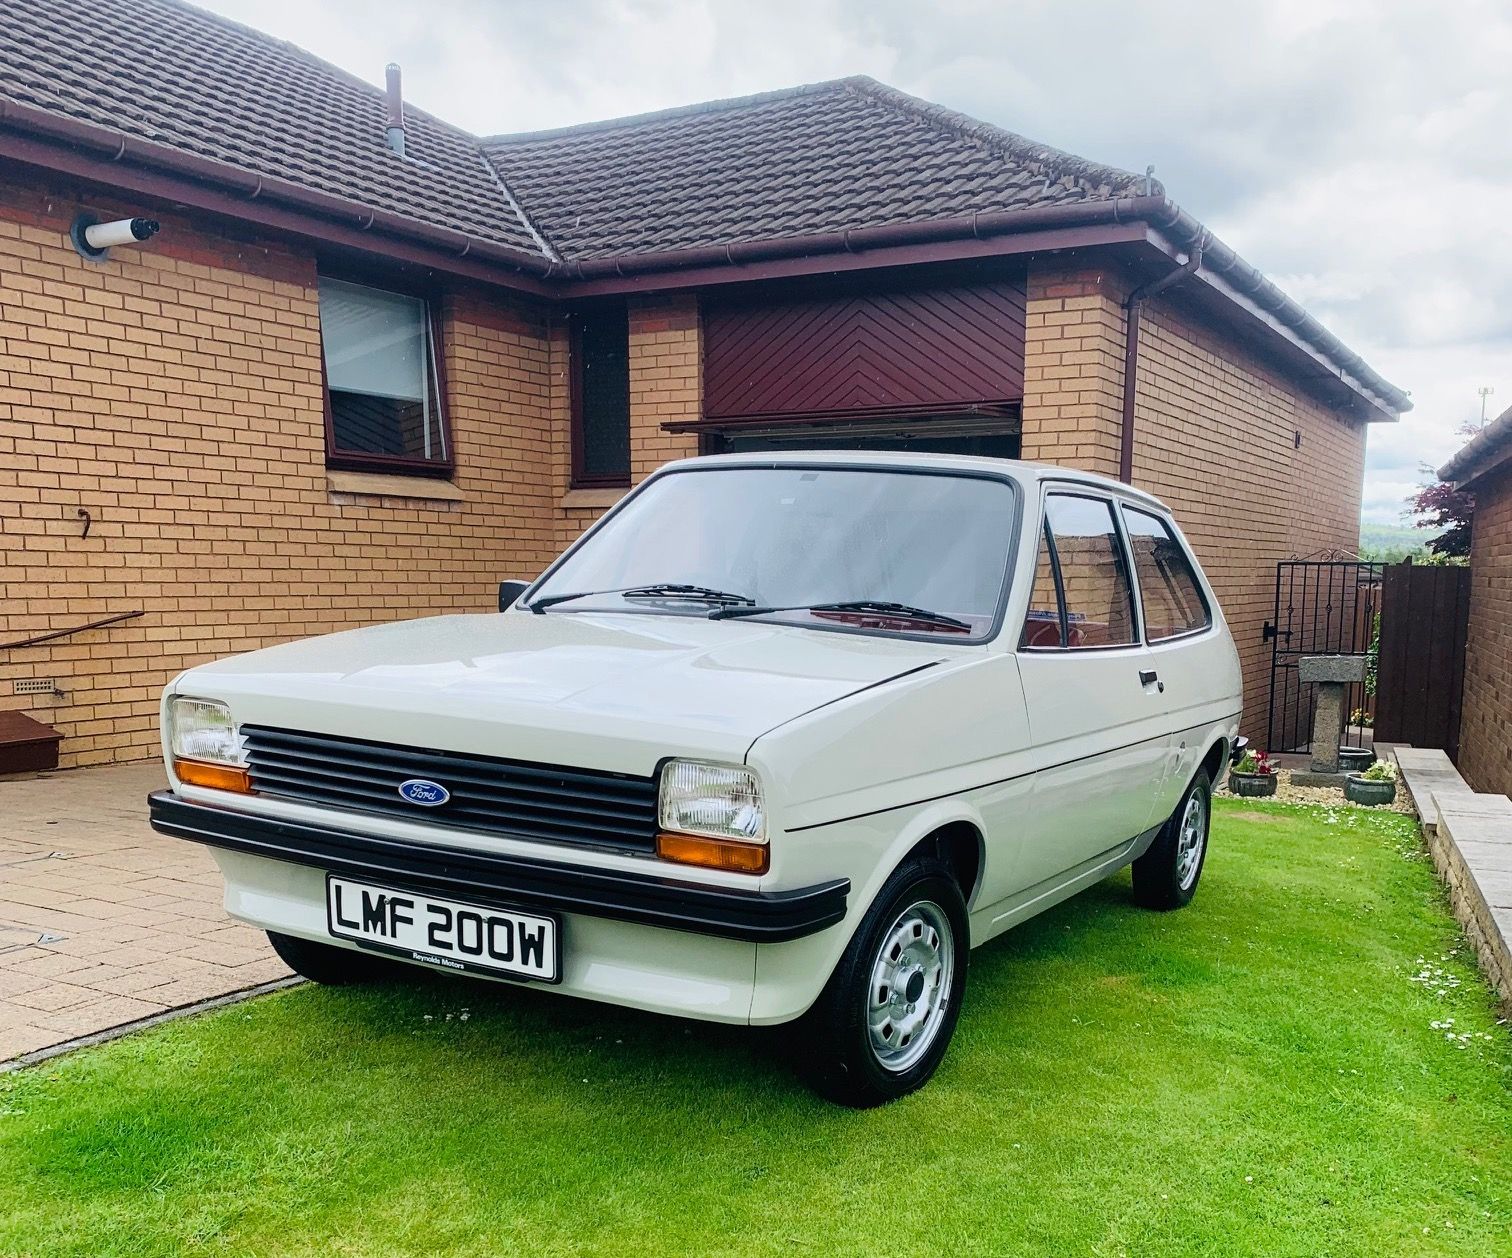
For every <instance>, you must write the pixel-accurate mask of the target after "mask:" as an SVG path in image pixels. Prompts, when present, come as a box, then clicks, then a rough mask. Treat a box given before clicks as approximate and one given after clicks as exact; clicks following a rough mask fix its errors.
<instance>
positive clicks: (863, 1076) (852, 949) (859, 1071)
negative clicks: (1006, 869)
mask: <svg viewBox="0 0 1512 1258" xmlns="http://www.w3.org/2000/svg"><path fill="white" fill-rule="evenodd" d="M967 932H968V926H967V920H966V902H965V900H964V899H963V898H962V896H961V889H960V887H959V886H957V885H956V881H955V879H954V878H953V877H952V876H951V873H950V870H949V869H948V868H947V867H946V866H945V865H943V864H942V863H941V862H939V861H937V860H934V859H932V858H928V857H915V858H913V859H911V860H908V861H905V862H904V863H903V865H902V866H900V867H899V868H898V869H897V870H896V871H895V872H894V873H893V875H892V877H891V878H889V879H888V880H887V882H886V883H885V884H884V886H883V888H882V890H881V892H880V893H879V894H878V896H877V898H876V900H875V901H874V902H873V904H872V906H871V908H870V909H868V910H867V913H866V916H865V917H864V918H862V920H861V925H860V926H859V928H858V929H857V930H856V934H855V937H854V938H853V939H852V940H851V942H850V945H849V946H848V947H847V948H846V950H845V953H844V955H843V956H841V958H840V962H839V964H838V965H837V966H836V967H835V972H834V973H833V974H832V975H831V976H830V980H829V982H828V983H827V984H826V985H825V988H824V991H823V992H822V993H821V994H820V996H819V999H818V1000H817V1001H816V1002H815V1003H814V1007H813V1008H812V1009H810V1010H809V1011H808V1013H806V1014H805V1015H804V1016H803V1018H802V1020H801V1021H800V1022H799V1024H798V1026H797V1028H796V1029H797V1036H796V1044H795V1045H794V1046H795V1047H796V1048H797V1049H798V1051H799V1053H801V1054H802V1059H801V1069H802V1070H803V1072H804V1074H805V1075H806V1076H807V1077H808V1080H809V1082H810V1084H811V1085H812V1086H813V1088H814V1090H815V1091H817V1092H818V1093H819V1094H820V1095H821V1096H824V1097H826V1098H828V1099H829V1100H831V1101H835V1102H837V1103H838V1104H841V1105H848V1106H851V1107H853V1108H856V1109H867V1108H869V1107H871V1106H873V1105H882V1104H885V1103H886V1102H888V1101H894V1100H896V1099H897V1098H898V1097H900V1096H907V1095H908V1093H910V1092H913V1091H915V1090H917V1089H918V1088H921V1087H923V1086H924V1085H925V1084H926V1083H928V1082H929V1079H930V1077H931V1076H932V1075H933V1074H934V1072H935V1070H936V1068H938V1066H939V1064H940V1061H941V1059H943V1058H944V1056H945V1050H946V1049H947V1048H948V1047H949V1046H950V1038H951V1036H952V1035H953V1034H954V1033H955V1025H956V1019H957V1018H958V1017H959V1016H960V1012H961V998H962V996H963V995H964V994H965V991H966V959H967V954H968V953H969V951H970V941H969V936H968V933H967Z"/></svg>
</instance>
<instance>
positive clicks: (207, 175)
mask: <svg viewBox="0 0 1512 1258" xmlns="http://www.w3.org/2000/svg"><path fill="white" fill-rule="evenodd" d="M0 131H15V132H21V133H23V134H25V135H28V136H34V137H37V138H39V139H40V140H41V141H43V143H44V144H45V145H47V146H48V148H49V149H53V150H55V151H52V152H46V151H43V150H42V149H41V148H40V147H38V148H37V149H36V150H35V152H34V154H27V153H25V151H24V149H23V154H22V155H21V158H20V159H21V160H31V161H33V162H34V163H35V164H38V165H44V166H46V167H48V168H49V169H56V170H63V171H65V172H66V173H70V174H79V175H82V176H84V177H86V178H91V179H96V180H99V181H101V182H104V183H107V184H120V183H123V182H124V180H123V174H124V172H125V171H127V170H133V169H137V168H145V169H146V170H149V171H152V172H157V173H160V174H165V175H167V176H169V177H171V178H174V179H179V180H184V181H192V183H188V182H186V184H185V186H184V188H183V189H182V193H183V196H182V200H183V203H184V204H187V205H196V206H199V208H206V209H215V210H217V211H218V212H223V213H231V214H236V215H237V216H239V217H243V218H246V219H249V220H251V221H254V222H258V221H266V216H265V215H263V214H262V213H260V212H259V211H260V209H261V207H262V206H263V205H270V204H271V205H276V206H278V207H280V208H282V209H286V210H293V211H295V212H296V213H299V214H302V215H307V216H310V217H312V218H314V219H318V220H326V221H329V222H332V223H334V224H337V225H339V226H341V227H343V228H345V229H347V230H348V231H349V232H350V231H355V232H363V233H366V232H374V233H377V234H379V235H381V236H392V237H397V238H401V239H405V240H409V241H413V242H415V243H417V244H419V245H421V246H423V247H424V248H425V249H427V250H428V251H431V252H434V253H436V254H438V255H441V256H442V257H444V258H450V259H461V258H468V259H471V260H473V261H474V262H482V263H484V264H485V265H486V266H491V267H498V268H503V269H508V270H509V271H511V272H513V273H515V274H518V275H534V276H540V275H544V274H545V273H546V272H547V271H548V270H550V269H551V263H550V262H548V261H547V260H546V259H545V258H543V257H539V256H537V255H535V254H532V253H528V252H525V251H524V250H519V249H512V248H510V247H509V246H507V245H501V244H499V243H498V242H496V241H491V240H485V239H483V238H481V237H478V236H473V235H470V234H469V233H467V232H463V231H457V230H455V229H453V228H449V227H438V226H436V225H434V224H431V223H424V222H421V221H420V220H418V219H414V218H410V217H408V216H406V215H403V214H396V213H394V212H393V211H392V210H384V209H380V208H378V207H376V206H373V205H369V204H367V203H365V202H361V201H355V200H351V199H348V198H345V197H336V196H332V195H330V194H329V193H325V192H318V191H316V190H314V189H312V188H306V187H305V186H304V185H302V184H298V183H295V182H293V181H292V180H288V179H280V178H278V177H276V176H272V175H258V174H255V173H253V172H251V171H248V170H244V169H242V168H241V167H238V166H233V165H231V164H230V163H227V162H220V161H215V160H213V159H211V158H207V157H199V156H197V155H196V154H193V153H185V152H183V151H182V150H180V149H176V148H172V147H170V146H168V145H166V144H157V143H154V142H153V141H150V140H142V139H138V138H137V137H135V136H129V135H124V134H122V133H121V132H119V131H113V130H111V129H109V128H107V127H101V126H96V125H95V124H93V123H88V122H81V121H79V120H78V119H76V118H66V117H63V116H62V115H60V114H55V113H51V112H49V111H48V110H45V109H37V108H35V107H33V106H31V105H22V104H19V103H18V102H16V101H12V100H7V99H6V98H4V97H0ZM7 147H8V148H12V149H14V148H15V147H16V146H14V145H8V146H7ZM59 148H61V150H62V151H56V150H57V149H59ZM13 155H15V154H13ZM50 159H51V160H50ZM197 188H208V189H210V190H213V191H215V192H217V193H219V194H221V196H222V197H224V198H228V199H229V201H230V203H231V204H230V205H226V204H220V203H216V204H211V205H205V204H202V202H203V201H204V200H205V198H203V197H197V196H196V195H195V191H196V189H197ZM280 225H281V226H286V224H280ZM310 226H311V228H312V230H311V231H310V233H309V234H311V235H314V236H316V237H319V236H320V235H321V233H320V232H319V230H318V229H314V227H313V224H312V225H310ZM368 247H369V248H374V247H377V242H374V245H370V246H368Z"/></svg>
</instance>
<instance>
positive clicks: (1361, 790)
mask: <svg viewBox="0 0 1512 1258" xmlns="http://www.w3.org/2000/svg"><path fill="white" fill-rule="evenodd" d="M1396 788H1397V784H1396V783H1395V782H1391V781H1387V782H1373V781H1371V780H1370V779H1369V778H1364V777H1361V776H1360V775H1359V774H1358V773H1351V774H1350V775H1349V776H1348V777H1347V778H1345V779H1344V795H1345V797H1346V798H1347V799H1350V800H1353V801H1354V802H1355V803H1356V804H1370V805H1376V804H1389V803H1391V801H1392V800H1394V799H1395V798H1396Z"/></svg>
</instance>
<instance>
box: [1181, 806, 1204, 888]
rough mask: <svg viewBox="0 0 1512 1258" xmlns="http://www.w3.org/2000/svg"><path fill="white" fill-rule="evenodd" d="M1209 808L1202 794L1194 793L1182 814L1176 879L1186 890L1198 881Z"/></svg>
mask: <svg viewBox="0 0 1512 1258" xmlns="http://www.w3.org/2000/svg"><path fill="white" fill-rule="evenodd" d="M1206 823H1207V809H1205V808H1204V807H1203V805H1202V796H1201V795H1195V794H1194V795H1193V796H1192V798H1191V799H1189V800H1187V806H1186V811H1185V812H1183V813H1182V814H1181V833H1180V834H1179V835H1177V836H1176V881H1177V882H1178V883H1179V884H1180V885H1181V889H1182V890H1183V891H1186V890H1188V889H1190V887H1191V885H1192V884H1193V883H1194V882H1196V881H1197V870H1198V869H1199V868H1200V867H1201V865H1202V848H1203V844H1205V843H1206V842H1207V824H1206Z"/></svg>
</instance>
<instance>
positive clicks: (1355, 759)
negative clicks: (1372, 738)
mask: <svg viewBox="0 0 1512 1258" xmlns="http://www.w3.org/2000/svg"><path fill="white" fill-rule="evenodd" d="M1375 760H1376V756H1375V752H1373V751H1371V750H1370V748H1369V747H1340V748H1339V772H1340V773H1364V772H1365V770H1366V769H1368V768H1370V766H1371V765H1373V764H1374V763H1375Z"/></svg>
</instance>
